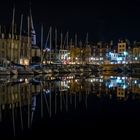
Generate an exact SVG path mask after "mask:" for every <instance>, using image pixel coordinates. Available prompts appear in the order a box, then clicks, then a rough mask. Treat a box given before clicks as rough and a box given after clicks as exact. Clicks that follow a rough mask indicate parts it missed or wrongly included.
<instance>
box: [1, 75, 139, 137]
mask: <svg viewBox="0 0 140 140" xmlns="http://www.w3.org/2000/svg"><path fill="white" fill-rule="evenodd" d="M92 96H93V97H94V98H96V99H99V100H106V99H108V100H110V101H111V100H113V101H115V102H126V101H127V100H139V99H140V78H133V77H125V76H124V77H120V76H101V75H96V76H95V75H89V76H86V75H85V76H84V75H75V74H70V75H57V76H52V75H38V76H36V77H32V76H20V77H16V76H14V77H8V76H7V77H6V76H1V77H0V130H2V129H3V131H2V132H4V130H7V129H8V130H9V131H5V132H4V133H5V134H7V133H10V134H11V135H17V134H20V133H21V132H22V131H23V130H26V129H28V128H31V127H32V125H33V124H34V123H36V122H39V121H40V120H41V119H43V118H46V119H47V120H49V119H51V118H53V117H54V116H57V115H58V116H59V115H60V113H62V114H63V115H64V114H65V113H67V112H73V111H72V110H76V109H77V108H81V109H83V112H84V113H86V110H87V109H88V107H89V106H90V104H91V103H88V101H89V100H91V99H92ZM99 100H97V102H99ZM62 114H61V115H60V116H63V115H62ZM70 117H71V116H70ZM54 125H55V124H54ZM54 127H55V126H54ZM10 130H11V131H10Z"/></svg>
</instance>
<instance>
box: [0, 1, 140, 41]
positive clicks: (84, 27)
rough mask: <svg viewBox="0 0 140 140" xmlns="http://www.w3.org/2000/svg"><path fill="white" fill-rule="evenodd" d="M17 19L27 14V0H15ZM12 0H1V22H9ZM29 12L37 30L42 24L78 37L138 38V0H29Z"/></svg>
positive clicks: (93, 38)
mask: <svg viewBox="0 0 140 140" xmlns="http://www.w3.org/2000/svg"><path fill="white" fill-rule="evenodd" d="M14 1H15V5H16V21H17V23H19V22H20V14H21V13H23V14H24V17H26V15H27V14H28V11H29V10H28V9H29V8H28V7H29V1H27V0H17V1H16V0H14ZM12 3H13V0H1V4H0V23H1V24H10V23H11V19H12V7H13V5H12ZM31 5H32V13H33V19H34V24H35V27H36V30H37V32H39V30H40V25H41V24H42V23H43V24H44V26H45V29H46V31H47V29H48V28H49V27H50V26H52V27H57V28H58V30H59V31H61V30H62V31H63V32H64V33H65V32H66V31H67V30H68V31H69V32H70V34H71V35H73V34H74V33H75V32H77V33H78V34H79V38H85V36H86V33H87V32H89V40H91V41H96V40H101V41H109V40H118V39H120V38H128V39H129V40H130V41H131V40H132V41H134V40H138V41H140V2H139V0H133V1H131V2H128V1H119V0H117V1H112V2H110V1H106V0H104V1H103V0H94V1H92V2H91V1H88V0H83V1H80V0H65V1H63V0H35V1H34V0H32V4H31Z"/></svg>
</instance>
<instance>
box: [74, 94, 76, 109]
mask: <svg viewBox="0 0 140 140" xmlns="http://www.w3.org/2000/svg"><path fill="white" fill-rule="evenodd" d="M74 94H75V96H74V97H75V98H74V99H75V100H74V106H75V108H76V92H75V93H74Z"/></svg>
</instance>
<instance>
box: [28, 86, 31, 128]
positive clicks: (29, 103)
mask: <svg viewBox="0 0 140 140" xmlns="http://www.w3.org/2000/svg"><path fill="white" fill-rule="evenodd" d="M29 86H30V85H29ZM29 86H28V87H29ZM30 119H31V118H30V87H29V92H28V128H30Z"/></svg>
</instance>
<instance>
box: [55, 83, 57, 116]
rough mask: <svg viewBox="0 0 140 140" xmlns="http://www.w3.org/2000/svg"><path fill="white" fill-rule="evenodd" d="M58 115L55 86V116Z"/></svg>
mask: <svg viewBox="0 0 140 140" xmlns="http://www.w3.org/2000/svg"><path fill="white" fill-rule="evenodd" d="M56 113H57V92H56V85H55V114H56Z"/></svg>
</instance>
